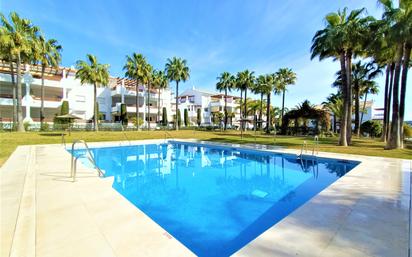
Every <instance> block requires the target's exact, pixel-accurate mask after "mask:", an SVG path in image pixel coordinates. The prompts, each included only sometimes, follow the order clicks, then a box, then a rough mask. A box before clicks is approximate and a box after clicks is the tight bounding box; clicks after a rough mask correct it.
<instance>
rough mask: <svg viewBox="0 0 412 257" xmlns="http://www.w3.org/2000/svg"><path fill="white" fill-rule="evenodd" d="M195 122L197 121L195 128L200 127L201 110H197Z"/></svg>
mask: <svg viewBox="0 0 412 257" xmlns="http://www.w3.org/2000/svg"><path fill="white" fill-rule="evenodd" d="M196 121H197V126H199V127H200V124H201V123H202V109H200V108H199V109H197V117H196Z"/></svg>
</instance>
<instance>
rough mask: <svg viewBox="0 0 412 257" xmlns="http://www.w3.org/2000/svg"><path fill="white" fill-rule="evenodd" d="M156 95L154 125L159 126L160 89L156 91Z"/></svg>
mask: <svg viewBox="0 0 412 257" xmlns="http://www.w3.org/2000/svg"><path fill="white" fill-rule="evenodd" d="M158 90H159V91H158V93H157V117H156V123H157V124H159V121H160V87H159V89H158Z"/></svg>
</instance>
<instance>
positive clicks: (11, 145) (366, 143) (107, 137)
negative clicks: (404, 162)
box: [0, 130, 412, 166]
mask: <svg viewBox="0 0 412 257" xmlns="http://www.w3.org/2000/svg"><path fill="white" fill-rule="evenodd" d="M167 133H168V135H167V136H168V137H173V138H196V139H201V140H212V141H217V142H226V143H238V144H244V143H255V137H254V133H253V132H248V133H246V134H245V135H244V137H243V139H241V138H240V132H239V131H227V132H214V131H196V130H180V131H168V132H167ZM163 138H165V132H164V131H140V132H137V131H129V132H124V133H123V132H113V131H110V132H106V131H101V132H98V133H95V132H72V133H71V135H70V136H69V135H68V134H67V132H66V142H67V144H69V143H70V142H73V141H74V140H76V139H83V140H85V141H86V142H99V141H120V140H127V139H129V140H139V139H163ZM304 140H307V141H308V142H309V143H310V142H312V141H313V138H312V137H292V136H277V137H276V141H274V138H273V135H272V136H267V135H264V134H262V135H259V134H258V135H257V136H256V143H258V144H270V145H274V144H275V145H279V146H284V147H287V148H294V149H300V147H301V145H302V143H303V141H304ZM337 140H338V139H337V137H332V138H321V139H320V145H319V150H320V151H324V152H335V153H347V154H358V155H368V156H381V157H392V158H402V159H412V144H411V143H408V144H407V145H406V147H405V149H398V150H383V147H384V143H382V142H380V141H379V140H374V139H363V138H360V139H359V138H354V139H353V144H352V146H349V147H340V146H337ZM60 143H61V133H56V132H44V133H40V132H26V133H18V132H12V133H10V132H3V133H0V166H1V165H2V164H3V163H4V162H5V161H6V160H7V158H8V157H9V156H10V154H11V153H12V152H13V151H14V150H15V149H16V147H17V146H19V145H35V144H60Z"/></svg>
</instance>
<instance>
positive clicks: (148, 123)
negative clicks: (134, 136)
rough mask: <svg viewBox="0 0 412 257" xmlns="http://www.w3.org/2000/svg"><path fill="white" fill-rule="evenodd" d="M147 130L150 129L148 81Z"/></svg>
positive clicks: (148, 91) (148, 85)
mask: <svg viewBox="0 0 412 257" xmlns="http://www.w3.org/2000/svg"><path fill="white" fill-rule="evenodd" d="M147 130H150V82H149V83H147Z"/></svg>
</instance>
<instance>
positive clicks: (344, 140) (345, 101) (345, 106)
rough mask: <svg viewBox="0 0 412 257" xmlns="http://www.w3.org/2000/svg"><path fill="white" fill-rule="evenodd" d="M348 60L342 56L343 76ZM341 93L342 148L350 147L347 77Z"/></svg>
mask: <svg viewBox="0 0 412 257" xmlns="http://www.w3.org/2000/svg"><path fill="white" fill-rule="evenodd" d="M345 63H346V60H345V53H344V52H343V53H341V54H340V70H341V74H346V64H345ZM341 87H342V88H341V91H342V95H343V115H342V117H341V120H340V125H339V130H340V131H339V145H340V146H348V142H347V138H346V130H347V126H346V123H347V115H348V97H347V96H346V95H347V94H348V92H347V88H346V87H347V83H346V76H342V86H341Z"/></svg>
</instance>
